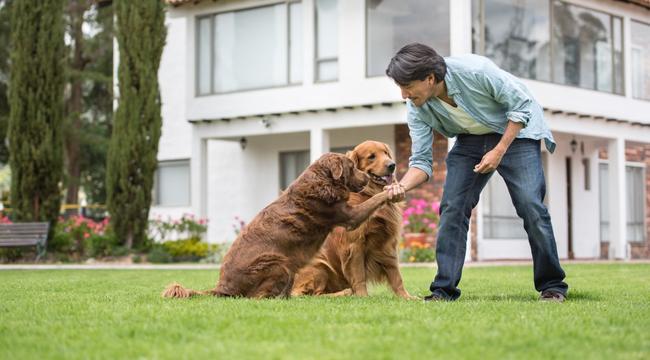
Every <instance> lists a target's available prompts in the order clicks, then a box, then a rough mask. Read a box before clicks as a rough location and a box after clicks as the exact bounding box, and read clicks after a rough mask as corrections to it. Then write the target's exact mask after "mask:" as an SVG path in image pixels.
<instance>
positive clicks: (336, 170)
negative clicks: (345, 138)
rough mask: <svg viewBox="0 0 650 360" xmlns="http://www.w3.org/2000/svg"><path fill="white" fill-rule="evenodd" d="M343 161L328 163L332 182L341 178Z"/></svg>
mask: <svg viewBox="0 0 650 360" xmlns="http://www.w3.org/2000/svg"><path fill="white" fill-rule="evenodd" d="M342 160H344V159H341V160H338V159H336V160H334V161H330V171H331V172H332V178H333V179H334V180H338V179H340V178H341V176H343V161H342Z"/></svg>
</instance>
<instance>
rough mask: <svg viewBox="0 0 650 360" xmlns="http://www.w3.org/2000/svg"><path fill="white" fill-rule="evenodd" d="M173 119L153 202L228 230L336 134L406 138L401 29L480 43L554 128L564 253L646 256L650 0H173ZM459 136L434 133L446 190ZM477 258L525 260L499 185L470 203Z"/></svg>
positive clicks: (439, 41)
mask: <svg viewBox="0 0 650 360" xmlns="http://www.w3.org/2000/svg"><path fill="white" fill-rule="evenodd" d="M167 3H168V4H169V8H168V12H167V27H168V37H167V45H166V47H165V50H164V54H163V58H162V63H161V66H160V71H159V74H160V76H159V78H160V89H161V96H162V102H163V107H162V115H163V132H162V138H161V140H160V147H159V148H160V151H159V155H158V157H159V160H160V166H159V170H158V172H157V175H156V189H155V193H156V195H155V203H154V206H153V208H152V211H151V213H152V216H157V215H161V216H180V215H181V214H182V213H194V214H197V215H199V216H202V217H207V218H208V219H209V230H208V240H209V241H211V242H221V241H228V240H232V239H234V237H235V233H234V231H233V225H234V224H235V220H234V219H235V216H238V217H241V218H242V219H244V220H250V219H251V218H252V217H253V216H254V215H255V214H256V213H257V212H258V211H259V210H260V209H261V208H262V207H264V206H265V205H266V204H268V203H269V202H270V201H272V200H273V199H274V198H275V197H277V195H278V194H279V193H280V191H282V189H284V188H285V187H286V186H287V185H288V184H289V183H290V182H291V181H292V180H293V179H294V178H295V177H296V176H297V175H298V174H299V173H300V172H301V171H302V170H303V169H304V168H305V167H306V166H307V164H308V163H309V162H310V161H312V160H314V159H316V158H318V157H319V156H320V155H321V154H322V153H324V152H327V151H344V150H346V149H349V148H351V147H353V146H354V145H356V144H357V143H359V142H361V141H363V140H366V139H375V140H379V141H383V142H386V143H388V144H389V145H391V146H392V147H393V149H395V150H396V157H397V159H398V164H399V168H398V171H399V174H403V173H404V172H405V170H406V166H407V163H408V157H409V152H410V142H409V141H410V140H409V137H408V129H407V127H406V125H405V119H406V106H405V103H404V101H403V99H401V97H400V92H399V89H398V87H397V86H395V84H394V83H393V82H392V81H391V80H390V79H388V78H387V77H386V76H385V75H384V71H385V68H386V65H387V64H388V61H389V59H390V57H391V56H392V55H393V54H394V53H395V52H396V51H397V50H398V49H399V48H400V47H401V46H402V45H404V44H406V43H409V42H414V41H418V42H422V43H425V44H428V45H430V46H432V47H433V48H435V49H437V50H438V51H439V52H440V53H441V54H443V55H445V56H447V55H458V54H465V53H472V52H473V53H477V54H482V55H485V56H487V57H489V58H491V59H492V60H493V61H495V62H496V63H497V64H498V65H499V66H501V67H502V68H503V69H505V70H507V71H509V72H511V73H513V74H514V75H516V76H518V77H520V78H522V79H523V81H524V83H525V84H526V85H527V86H528V87H529V89H530V90H531V91H532V93H533V94H534V95H535V97H536V98H537V100H538V101H539V102H540V104H541V105H542V106H543V108H544V111H545V117H546V121H547V122H548V124H549V126H550V128H551V130H552V131H553V135H554V137H555V140H556V142H557V149H556V151H555V152H554V153H553V154H549V153H547V152H546V149H543V160H544V171H545V175H546V178H547V197H546V203H547V205H548V208H549V211H550V213H551V216H552V219H553V224H554V230H555V235H556V241H557V245H558V252H559V255H560V257H561V258H563V259H567V258H576V259H582V258H584V259H594V258H609V259H630V258H650V228H649V227H648V222H649V221H648V219H649V217H650V211H649V208H650V171H648V168H649V167H650V1H648V0H627V1H619V0H437V1H431V0H302V1H300V0H245V1H244V0H240V1H235V0H204V1H200V0H167ZM453 141H454V139H449V140H447V139H445V138H443V137H442V136H436V137H435V143H434V145H433V146H434V177H433V179H431V181H430V182H429V183H427V184H426V185H424V186H422V187H421V188H420V189H418V190H417V191H416V194H415V195H417V196H422V197H426V198H428V199H430V200H439V199H440V197H441V192H442V185H443V183H444V179H445V163H444V159H445V155H446V153H447V150H448V149H449V148H450V147H451V146H453ZM472 219H473V220H472V226H471V230H470V236H469V237H468V243H469V246H468V249H470V250H471V251H468V254H467V259H468V260H470V259H472V260H486V259H527V258H530V248H529V245H528V243H527V237H526V234H525V232H524V230H523V225H522V221H521V220H520V219H519V218H518V217H517V215H516V213H515V210H514V208H513V206H512V204H511V202H510V198H509V196H508V194H507V190H506V188H505V184H504V183H503V180H502V179H501V178H500V177H499V176H494V177H493V178H492V179H491V180H490V183H489V184H488V186H487V187H486V189H485V190H484V192H483V195H482V198H481V201H480V203H479V204H478V206H477V207H476V209H475V212H474V215H473V217H472Z"/></svg>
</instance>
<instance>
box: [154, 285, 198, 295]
mask: <svg viewBox="0 0 650 360" xmlns="http://www.w3.org/2000/svg"><path fill="white" fill-rule="evenodd" d="M161 296H162V297H164V298H188V297H190V296H192V291H191V290H187V289H186V288H184V287H183V286H182V285H181V284H179V283H171V284H169V285H167V288H165V290H164V291H163V292H162V294H161Z"/></svg>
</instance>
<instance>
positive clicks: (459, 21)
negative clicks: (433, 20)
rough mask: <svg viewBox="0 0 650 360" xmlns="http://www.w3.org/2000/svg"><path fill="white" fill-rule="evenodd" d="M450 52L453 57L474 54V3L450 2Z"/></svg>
mask: <svg viewBox="0 0 650 360" xmlns="http://www.w3.org/2000/svg"><path fill="white" fill-rule="evenodd" d="M449 18H450V19H454V20H453V21H450V22H449V35H450V36H449V38H450V41H449V50H450V54H451V55H452V56H454V55H460V54H470V53H471V52H472V1H471V0H449Z"/></svg>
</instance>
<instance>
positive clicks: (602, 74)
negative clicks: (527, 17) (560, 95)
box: [553, 1, 622, 92]
mask: <svg viewBox="0 0 650 360" xmlns="http://www.w3.org/2000/svg"><path fill="white" fill-rule="evenodd" d="M553 18H554V23H553V81H555V82H558V83H561V84H566V85H573V86H579V87H582V88H587V89H594V90H600V91H608V92H614V91H615V86H614V82H613V71H614V64H615V61H613V58H614V48H615V47H616V44H615V42H614V41H613V30H612V17H611V16H610V15H608V14H605V13H601V12H597V11H593V10H588V9H585V8H581V7H578V6H575V5H570V4H567V3H564V2H561V1H554V2H553ZM618 24H620V23H618ZM619 30H620V29H619ZM616 33H617V36H618V37H619V39H617V40H616V41H617V42H618V44H619V45H618V46H619V47H620V43H622V40H621V39H620V36H621V33H620V31H617V32H616ZM619 51H620V49H619ZM616 62H617V63H618V64H617V66H622V61H621V60H620V59H619V60H617V61H616ZM619 71H620V73H622V69H620V70H617V73H619ZM621 89H622V88H621Z"/></svg>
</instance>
